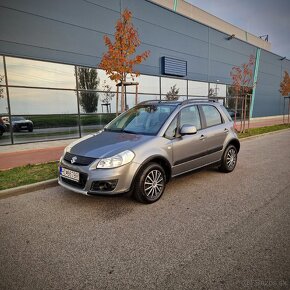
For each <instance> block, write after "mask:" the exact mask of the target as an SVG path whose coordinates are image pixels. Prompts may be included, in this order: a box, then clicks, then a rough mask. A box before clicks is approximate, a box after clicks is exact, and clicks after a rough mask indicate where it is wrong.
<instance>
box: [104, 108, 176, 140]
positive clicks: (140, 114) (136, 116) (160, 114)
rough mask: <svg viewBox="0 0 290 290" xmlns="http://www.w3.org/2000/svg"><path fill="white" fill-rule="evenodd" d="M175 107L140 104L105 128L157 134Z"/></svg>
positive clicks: (114, 130) (133, 132)
mask: <svg viewBox="0 0 290 290" xmlns="http://www.w3.org/2000/svg"><path fill="white" fill-rule="evenodd" d="M175 108H176V106H174V105H165V104H154V105H152V104H151V105H140V106H137V107H134V108H132V109H131V110H129V111H128V112H126V113H125V114H122V115H120V116H119V117H117V118H116V119H115V120H113V121H112V122H111V123H110V124H109V125H108V126H106V127H105V128H104V130H105V131H112V132H126V133H132V134H143V135H156V134H157V133H158V131H159V130H160V128H161V126H162V125H163V124H164V123H165V121H166V120H167V118H168V117H169V115H170V114H171V113H172V112H173V110H174V109H175Z"/></svg>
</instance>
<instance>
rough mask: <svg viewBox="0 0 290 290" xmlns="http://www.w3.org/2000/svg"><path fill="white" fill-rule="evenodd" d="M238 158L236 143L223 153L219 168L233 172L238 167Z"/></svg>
mask: <svg viewBox="0 0 290 290" xmlns="http://www.w3.org/2000/svg"><path fill="white" fill-rule="evenodd" d="M237 160H238V151H237V148H236V147H235V146H234V145H229V146H228V147H227V148H226V150H225V152H224V154H223V157H222V160H221V166H220V167H219V170H220V171H222V172H232V171H233V170H234V169H235V167H236V164H237Z"/></svg>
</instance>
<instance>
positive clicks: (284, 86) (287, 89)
mask: <svg viewBox="0 0 290 290" xmlns="http://www.w3.org/2000/svg"><path fill="white" fill-rule="evenodd" d="M279 92H280V94H281V95H282V96H283V97H287V96H288V95H289V94H290V76H289V74H288V72H287V71H284V78H283V80H282V81H281V83H280V90H279Z"/></svg>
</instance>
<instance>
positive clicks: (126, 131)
mask: <svg viewBox="0 0 290 290" xmlns="http://www.w3.org/2000/svg"><path fill="white" fill-rule="evenodd" d="M122 132H124V133H129V134H137V132H134V131H130V130H126V129H123V130H122Z"/></svg>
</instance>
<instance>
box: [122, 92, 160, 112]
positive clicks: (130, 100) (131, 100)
mask: <svg viewBox="0 0 290 290" xmlns="http://www.w3.org/2000/svg"><path fill="white" fill-rule="evenodd" d="M135 97H136V95H135V94H127V95H126V104H127V109H131V108H133V107H134V106H135ZM120 99H121V94H119V103H120V102H121V100H120ZM150 100H156V101H158V100H160V97H159V95H143V94H138V96H137V104H139V103H141V102H144V101H150Z"/></svg>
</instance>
